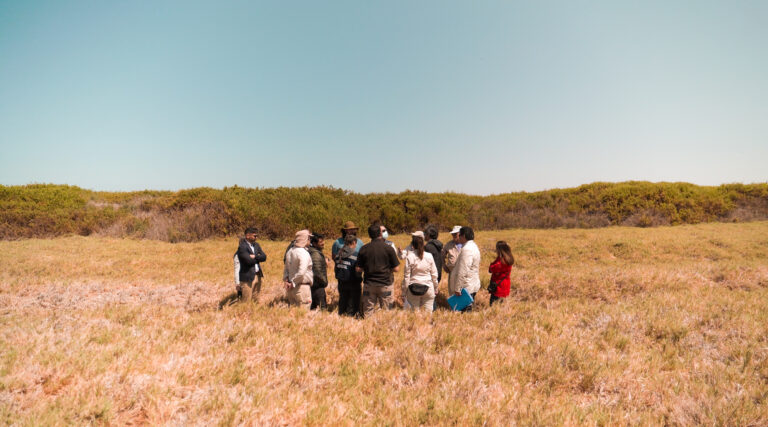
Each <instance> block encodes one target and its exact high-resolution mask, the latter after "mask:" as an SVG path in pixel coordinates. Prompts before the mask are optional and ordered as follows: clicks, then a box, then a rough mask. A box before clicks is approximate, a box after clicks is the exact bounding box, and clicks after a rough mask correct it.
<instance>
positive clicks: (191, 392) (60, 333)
mask: <svg viewBox="0 0 768 427" xmlns="http://www.w3.org/2000/svg"><path fill="white" fill-rule="evenodd" d="M446 237H448V235H447V234H443V235H441V240H445V238H446ZM406 239H407V237H406V236H404V235H401V236H395V237H394V240H395V241H396V242H397V243H398V245H399V246H403V245H404V244H405V243H406ZM498 239H504V240H507V241H509V242H510V244H511V245H512V247H513V251H514V254H515V257H516V259H517V261H518V266H517V268H516V269H514V270H513V276H512V281H513V293H512V295H511V297H510V298H509V299H508V300H507V301H506V302H505V303H504V305H502V306H496V305H495V306H494V307H493V308H489V307H488V305H487V301H488V294H487V293H486V292H483V291H481V292H480V293H479V294H478V295H479V298H478V300H479V303H478V305H479V306H480V309H479V310H477V311H475V312H473V313H471V314H463V315H462V314H456V313H451V312H449V311H447V310H445V309H441V310H438V311H437V312H436V313H435V314H434V315H433V316H432V317H428V316H424V315H416V314H413V313H409V312H404V311H402V310H393V311H389V312H382V313H378V314H377V315H376V316H374V317H372V318H370V319H365V320H362V321H361V320H355V319H349V318H340V317H338V316H337V315H336V314H334V313H328V312H322V313H309V314H308V313H304V312H301V311H299V310H298V309H294V308H289V307H288V306H287V305H286V304H285V303H284V302H283V300H282V291H281V289H280V287H279V279H280V275H281V272H282V263H281V261H280V260H281V257H282V254H283V251H284V249H285V246H286V242H262V246H263V248H264V249H265V251H266V252H267V254H268V256H269V259H268V262H267V263H266V264H265V265H264V269H265V272H266V275H267V277H266V281H265V283H264V290H263V292H262V295H261V297H260V302H259V303H258V304H256V305H247V304H236V305H233V306H230V307H226V308H225V309H224V310H221V311H219V310H217V309H216V307H217V303H218V301H219V300H220V299H221V298H223V297H224V296H225V295H226V294H227V293H228V292H231V290H232V288H233V286H232V283H231V282H232V267H231V255H232V253H233V252H234V250H235V245H236V240H235V239H234V238H230V239H219V240H209V241H203V242H199V243H178V244H170V243H164V242H157V241H146V240H121V239H110V238H100V237H67V238H57V239H52V240H20V241H3V242H0V423H5V424H15V425H30V424H32V425H40V424H44V425H63V424H89V423H93V424H116V425H129V424H174V425H179V424H183V425H187V424H193V425H211V424H223V425H230V424H256V425H264V424H267V425H273V424H280V425H283V424H285V425H295V424H318V425H335V424H343V425H353V424H376V425H380V424H381V425H417V424H426V425H434V424H438V425H441V424H457V425H467V424H471V425H475V424H476V425H481V424H489V425H510V424H511V425H514V424H519V425H623V424H654V425H658V424H672V425H696V424H705V425H756V426H757V425H768V222H754V223H745V224H722V223H718V224H702V225H695V226H678V227H661V228H651V229H640V228H621V227H611V228H602V229H592V230H508V231H495V232H481V233H478V236H477V241H478V244H479V246H480V248H481V250H482V251H483V261H484V264H485V266H487V264H488V263H490V261H491V258H492V254H491V251H492V248H493V245H494V243H495V241H496V240H498ZM482 277H483V280H484V281H485V282H487V280H488V274H487V272H484V275H483V276H482ZM445 282H446V279H445V278H443V282H442V283H441V292H442V293H443V294H444V293H445V286H446V283H445ZM397 283H399V282H397ZM333 286H334V285H333V284H332V285H331V287H330V288H329V299H330V300H331V302H332V305H334V306H335V304H333V303H334V302H335V300H336V292H335V290H333V289H332V288H333Z"/></svg>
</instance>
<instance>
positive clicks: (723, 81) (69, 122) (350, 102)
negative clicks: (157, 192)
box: [0, 0, 768, 194]
mask: <svg viewBox="0 0 768 427" xmlns="http://www.w3.org/2000/svg"><path fill="white" fill-rule="evenodd" d="M766 23H768V1H764V0H757V1H719V0H718V1H705V0H704V1H703V0H690V1H683V0H678V1H669V0H664V1H616V0H606V1H570V0H568V1H527V2H520V1H469V0H467V1H446V0H436V1H426V0H416V1H414V0H408V1H393V0H387V1H360V0H349V1H285V0H281V1H274V2H271V1H270V2H265V1H237V2H232V1H205V2H203V1H190V0H184V1H148V0H147V1H102V0H98V1H97V0H94V1H32V0H30V1H21V0H18V1H9V0H0V184H4V185H16V184H27V183H33V182H45V183H48V182H50V183H61V184H71V185H78V186H81V187H85V188H90V189H96V190H141V189H171V190H175V189H181V188H190V187H199V186H209V187H217V188H220V187H224V186H231V185H235V184H236V185H240V186H247V187H275V186H302V185H309V186H314V185H332V186H335V187H341V188H345V189H349V190H354V191H358V192H363V193H367V192H384V191H392V192H399V191H402V190H405V189H415V190H425V191H438V192H439V191H447V190H450V191H458V192H464V193H470V194H489V193H501V192H510V191H521V190H525V191H535V190H542V189H547V188H555V187H572V186H577V185H580V184H584V183H589V182H593V181H624V180H649V181H687V182H693V183H696V184H705V185H717V184H721V183H729V182H745V183H751V182H766V181H768V166H766V165H768V25H767V24H766Z"/></svg>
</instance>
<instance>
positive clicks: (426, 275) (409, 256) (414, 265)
mask: <svg viewBox="0 0 768 427" xmlns="http://www.w3.org/2000/svg"><path fill="white" fill-rule="evenodd" d="M411 283H419V284H422V285H427V286H430V287H432V289H433V290H434V289H437V266H436V265H435V259H434V258H432V254H431V253H429V252H424V257H423V258H422V259H419V256H418V255H416V252H414V251H407V252H406V255H405V272H404V273H403V295H405V290H406V289H407V288H408V285H410V284H411Z"/></svg>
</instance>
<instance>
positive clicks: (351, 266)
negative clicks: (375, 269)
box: [333, 247, 357, 282]
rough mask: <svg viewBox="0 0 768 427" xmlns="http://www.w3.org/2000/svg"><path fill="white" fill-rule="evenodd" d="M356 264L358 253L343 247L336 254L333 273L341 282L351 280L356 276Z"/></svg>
mask: <svg viewBox="0 0 768 427" xmlns="http://www.w3.org/2000/svg"><path fill="white" fill-rule="evenodd" d="M355 265H357V254H356V253H354V252H348V251H347V248H346V247H344V248H341V249H340V250H339V253H338V254H336V266H335V267H334V268H333V273H334V274H335V275H336V280H338V281H339V282H349V281H350V280H352V279H354V278H355Z"/></svg>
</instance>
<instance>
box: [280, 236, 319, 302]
mask: <svg viewBox="0 0 768 427" xmlns="http://www.w3.org/2000/svg"><path fill="white" fill-rule="evenodd" d="M309 235H310V233H309V230H301V231H299V232H297V233H296V239H294V241H293V247H292V248H290V249H289V250H288V252H287V253H286V254H285V268H284V269H283V284H284V285H285V290H286V296H287V297H288V302H289V303H291V304H294V305H298V306H300V307H301V308H304V309H306V310H309V309H310V307H311V306H312V290H311V288H310V287H311V286H312V280H313V274H312V257H311V256H310V255H309V252H308V251H307V246H309Z"/></svg>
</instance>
